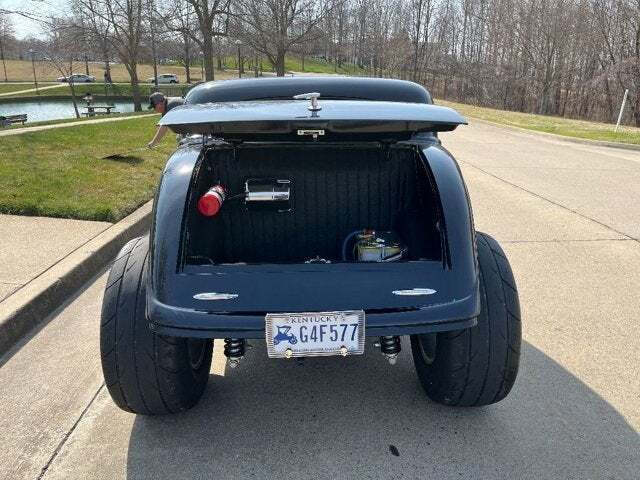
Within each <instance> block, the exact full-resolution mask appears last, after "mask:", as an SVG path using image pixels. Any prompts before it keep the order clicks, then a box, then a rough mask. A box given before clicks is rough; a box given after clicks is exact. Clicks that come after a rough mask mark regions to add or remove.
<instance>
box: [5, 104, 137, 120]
mask: <svg viewBox="0 0 640 480" xmlns="http://www.w3.org/2000/svg"><path fill="white" fill-rule="evenodd" d="M110 103H112V104H114V105H115V106H116V109H115V111H117V112H118V113H125V112H133V102H129V101H126V100H115V101H113V102H110ZM94 105H106V103H105V102H102V101H99V102H94ZM78 111H79V112H80V115H82V112H86V103H85V102H84V101H80V102H78ZM21 113H26V114H27V123H31V122H42V121H43V120H58V119H62V118H76V114H75V111H74V110H73V103H72V102H71V100H46V99H43V100H40V101H28V102H8V103H4V102H0V116H2V115H19V114H21Z"/></svg>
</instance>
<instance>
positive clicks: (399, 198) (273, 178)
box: [100, 77, 521, 415]
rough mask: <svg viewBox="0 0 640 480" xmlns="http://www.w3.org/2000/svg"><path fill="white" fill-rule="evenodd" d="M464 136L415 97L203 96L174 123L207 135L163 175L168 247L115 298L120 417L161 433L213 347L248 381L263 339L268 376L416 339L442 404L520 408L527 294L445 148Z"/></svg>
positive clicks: (123, 259)
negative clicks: (138, 417)
mask: <svg viewBox="0 0 640 480" xmlns="http://www.w3.org/2000/svg"><path fill="white" fill-rule="evenodd" d="M462 124H466V121H465V119H464V118H463V117H462V116H460V115H459V114H458V113H457V112H456V111H454V110H452V109H450V108H446V107H440V106H436V105H433V103H432V100H431V96H430V94H429V92H428V91H427V90H425V89H424V88H423V87H421V86H419V85H417V84H415V83H411V82H405V81H400V80H385V79H367V78H348V77H331V78H318V77H306V78H305V77H293V78H291V77H289V78H270V79H247V80H235V81H226V82H220V83H219V82H208V83H205V84H202V85H199V86H197V87H195V88H193V89H192V90H191V91H190V92H189V94H188V95H187V96H186V99H185V105H184V106H182V107H179V108H175V109H173V110H171V111H170V112H168V113H167V114H166V115H165V116H164V117H163V118H162V119H161V120H160V125H165V126H167V127H169V128H170V129H172V130H173V131H174V132H176V133H178V134H185V135H186V134H190V135H191V137H187V140H185V141H183V142H182V145H181V146H180V147H179V148H178V149H177V151H176V152H175V153H174V154H173V155H172V156H171V157H170V158H169V160H168V162H167V165H166V167H165V169H164V173H163V175H162V177H161V179H160V182H159V186H158V190H157V194H156V198H155V202H154V207H153V223H152V228H151V233H150V235H149V236H148V237H141V238H137V239H135V240H132V241H131V242H129V243H128V244H127V245H126V246H125V247H124V248H123V249H122V250H121V252H120V253H119V254H118V256H117V258H116V260H115V262H114V264H113V267H112V269H111V272H110V274H109V279H108V281H107V287H106V290H105V294H104V301H103V307H102V321H101V327H100V349H101V358H102V368H103V372H104V376H105V381H106V385H107V387H108V390H109V392H110V394H111V397H112V398H113V400H114V401H115V403H116V404H117V405H118V406H119V407H120V408H122V409H124V410H127V411H129V412H135V413H139V414H145V415H148V414H164V413H174V412H179V411H182V410H185V409H188V408H190V407H192V406H193V405H194V404H195V403H196V402H197V401H198V399H199V398H200V396H201V395H202V393H203V391H204V389H205V386H206V384H207V382H208V380H209V370H210V365H211V359H212V347H213V342H212V340H213V339H224V355H225V356H226V357H227V359H228V365H229V366H230V367H234V366H237V365H238V364H242V362H240V360H241V359H242V358H243V356H244V355H245V354H248V350H247V348H246V347H247V341H249V340H257V339H262V340H265V343H266V354H263V353H261V352H263V350H262V349H253V354H254V355H255V354H260V355H264V361H287V360H286V359H291V358H295V357H311V356H329V355H337V356H344V357H346V358H345V359H344V361H348V357H349V356H351V355H362V354H363V353H364V351H365V341H366V339H367V338H369V339H370V340H373V342H372V343H373V348H374V349H375V350H378V351H379V352H380V353H381V354H382V355H383V356H384V357H385V358H386V359H387V360H388V361H389V363H391V364H393V363H395V361H396V359H397V356H398V355H399V354H400V353H401V348H402V344H401V336H405V335H408V336H409V337H410V343H411V351H412V355H413V361H414V364H415V368H416V372H417V376H418V378H419V380H420V382H421V384H422V387H423V388H424V390H425V392H426V395H427V396H428V397H429V398H431V399H432V400H433V401H436V402H439V403H442V404H446V405H457V406H478V405H487V404H491V403H494V402H498V401H500V400H502V399H503V398H505V397H506V396H507V394H508V393H509V391H510V390H511V387H512V386H513V384H514V382H515V380H516V375H517V373H518V364H519V356H520V342H521V326H520V308H519V302H518V293H517V290H516V285H515V282H514V278H513V274H512V272H511V267H510V266H509V262H508V261H507V258H506V256H505V253H504V252H503V250H502V249H501V247H500V245H498V243H497V242H496V241H495V240H494V239H493V238H492V237H491V236H489V235H487V234H485V233H480V232H476V230H475V228H474V224H473V215H472V211H471V205H470V203H469V196H468V194H467V189H466V187H465V184H464V181H463V179H462V176H461V173H460V169H459V168H458V164H457V163H456V161H455V159H454V158H453V156H452V155H451V154H450V153H449V152H448V151H447V150H446V149H445V148H444V147H443V146H442V144H441V141H440V140H439V138H438V134H439V132H447V131H451V130H454V129H455V128H456V127H457V126H459V125H462ZM194 135H195V136H196V137H197V136H198V135H200V136H199V137H197V138H196V139H195V140H192V141H189V138H191V139H193V138H194V137H193V136H194ZM216 345H217V343H216ZM271 359H284V360H271ZM289 361H290V360H289ZM334 365H335V364H334ZM283 382H286V380H283ZM258 401H259V400H258Z"/></svg>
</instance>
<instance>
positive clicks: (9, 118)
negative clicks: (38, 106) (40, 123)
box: [0, 113, 27, 127]
mask: <svg viewBox="0 0 640 480" xmlns="http://www.w3.org/2000/svg"><path fill="white" fill-rule="evenodd" d="M26 121H27V114H26V113H21V114H19V115H0V127H10V126H11V125H13V124H14V123H22V124H23V125H24V124H25V122H26Z"/></svg>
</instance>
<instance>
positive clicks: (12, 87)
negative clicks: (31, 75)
mask: <svg viewBox="0 0 640 480" xmlns="http://www.w3.org/2000/svg"><path fill="white" fill-rule="evenodd" d="M30 88H35V85H33V84H31V85H28V84H26V83H0V93H11V92H19V91H20V90H29V89H30Z"/></svg>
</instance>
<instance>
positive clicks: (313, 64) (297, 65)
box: [224, 55, 366, 76]
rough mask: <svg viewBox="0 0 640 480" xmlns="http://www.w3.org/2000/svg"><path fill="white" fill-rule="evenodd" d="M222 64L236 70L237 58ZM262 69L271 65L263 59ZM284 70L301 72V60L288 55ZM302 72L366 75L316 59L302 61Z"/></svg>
mask: <svg viewBox="0 0 640 480" xmlns="http://www.w3.org/2000/svg"><path fill="white" fill-rule="evenodd" d="M224 64H225V65H226V68H230V69H237V68H238V58H237V57H235V56H229V57H226V58H225V59H224ZM248 65H249V64H248V62H246V63H245V71H246V74H247V75H249V76H250V75H251V71H249V67H248ZM262 68H263V70H264V71H265V72H270V71H271V64H270V63H269V61H267V60H265V59H263V60H262ZM284 68H285V70H286V71H287V72H290V71H293V72H302V71H303V69H302V58H301V57H297V56H294V55H289V56H287V57H286V59H285V61H284ZM304 72H309V73H327V74H335V73H339V74H343V75H363V74H365V73H366V71H365V70H363V69H361V68H359V67H358V66H357V65H353V64H350V63H343V64H342V66H341V67H338V68H337V70H336V68H335V66H334V64H333V63H330V62H327V61H325V60H321V59H316V58H310V57H306V58H305V60H304Z"/></svg>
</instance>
